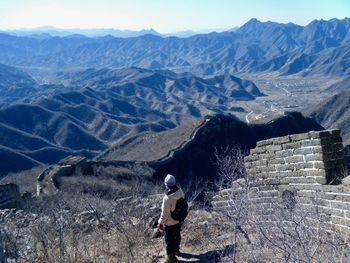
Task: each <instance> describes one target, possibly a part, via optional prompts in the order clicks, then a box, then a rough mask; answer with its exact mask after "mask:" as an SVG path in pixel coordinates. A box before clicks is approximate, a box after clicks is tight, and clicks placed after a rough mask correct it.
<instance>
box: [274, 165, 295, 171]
mask: <svg viewBox="0 0 350 263" xmlns="http://www.w3.org/2000/svg"><path fill="white" fill-rule="evenodd" d="M294 170H295V166H294V164H276V171H278V172H280V171H294Z"/></svg>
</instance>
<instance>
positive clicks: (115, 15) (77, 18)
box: [0, 0, 350, 33]
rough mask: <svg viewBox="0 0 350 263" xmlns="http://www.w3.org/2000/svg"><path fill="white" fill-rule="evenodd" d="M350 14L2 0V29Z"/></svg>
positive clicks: (164, 28)
mask: <svg viewBox="0 0 350 263" xmlns="http://www.w3.org/2000/svg"><path fill="white" fill-rule="evenodd" d="M347 16H348V17H349V16H350V0H57V1H52V0H51V1H50V0H0V29H14V28H33V27H40V26H48V25H50V26H55V27H60V28H118V29H131V30H139V29H142V28H146V29H149V28H154V29H155V30H157V31H159V32H161V33H167V32H173V31H180V30H186V29H192V30H201V29H217V28H225V29H227V28H232V27H234V26H240V25H242V24H243V23H245V22H246V21H248V20H249V19H250V18H252V17H255V18H258V19H259V20H261V21H267V20H270V21H276V22H282V23H286V22H294V23H296V24H300V25H305V24H307V23H309V22H310V21H311V20H313V19H321V18H322V19H326V20H328V19H330V18H334V17H336V18H344V17H347Z"/></svg>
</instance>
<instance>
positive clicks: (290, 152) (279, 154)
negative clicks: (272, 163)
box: [275, 149, 294, 158]
mask: <svg viewBox="0 0 350 263" xmlns="http://www.w3.org/2000/svg"><path fill="white" fill-rule="evenodd" d="M293 155H294V153H293V150H291V149H290V150H282V151H278V152H276V154H275V157H276V158H285V157H289V156H293Z"/></svg>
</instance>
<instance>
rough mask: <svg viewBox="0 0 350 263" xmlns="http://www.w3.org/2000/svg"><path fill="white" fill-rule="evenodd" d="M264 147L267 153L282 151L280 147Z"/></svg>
mask: <svg viewBox="0 0 350 263" xmlns="http://www.w3.org/2000/svg"><path fill="white" fill-rule="evenodd" d="M265 147H266V151H268V152H277V151H280V150H282V146H281V145H267V146H265Z"/></svg>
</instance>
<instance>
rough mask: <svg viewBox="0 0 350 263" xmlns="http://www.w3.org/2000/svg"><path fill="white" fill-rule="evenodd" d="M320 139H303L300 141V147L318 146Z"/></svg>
mask: <svg viewBox="0 0 350 263" xmlns="http://www.w3.org/2000/svg"><path fill="white" fill-rule="evenodd" d="M320 145H321V140H320V139H311V140H305V141H301V142H300V148H301V147H312V146H320Z"/></svg>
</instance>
